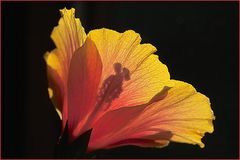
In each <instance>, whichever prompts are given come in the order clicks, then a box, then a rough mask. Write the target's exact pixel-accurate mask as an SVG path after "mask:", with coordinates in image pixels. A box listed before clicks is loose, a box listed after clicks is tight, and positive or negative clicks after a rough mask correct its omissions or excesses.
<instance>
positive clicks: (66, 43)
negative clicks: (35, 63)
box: [44, 8, 86, 128]
mask: <svg viewBox="0 0 240 160" xmlns="http://www.w3.org/2000/svg"><path fill="white" fill-rule="evenodd" d="M60 13H61V18H60V20H59V22H58V26H56V27H54V29H53V31H52V34H51V38H52V39H53V41H54V43H55V45H56V49H54V50H53V51H51V52H50V53H49V52H48V53H46V54H45V55H44V58H45V61H46V63H47V72H48V82H49V88H50V89H51V90H52V95H51V97H52V101H53V103H54V105H55V108H56V110H57V112H58V114H59V115H60V117H62V118H63V128H64V126H65V122H66V119H67V112H68V111H67V96H66V92H67V81H68V72H69V66H70V62H71V59H72V56H73V54H74V52H75V51H76V50H77V49H78V48H80V47H81V46H82V45H83V43H84V42H85V39H86V34H85V32H84V28H83V27H82V25H81V22H80V20H79V19H78V18H75V9H73V8H72V9H69V10H68V9H66V8H64V9H61V10H60ZM63 110H64V111H63ZM62 112H64V114H63V115H61V113H62Z"/></svg>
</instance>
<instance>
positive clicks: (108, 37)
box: [88, 29, 172, 109]
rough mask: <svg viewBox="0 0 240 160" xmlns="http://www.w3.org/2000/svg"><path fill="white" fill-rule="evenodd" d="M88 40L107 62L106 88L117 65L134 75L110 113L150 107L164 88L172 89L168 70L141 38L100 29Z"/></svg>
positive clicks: (124, 83) (131, 32) (93, 32)
mask: <svg viewBox="0 0 240 160" xmlns="http://www.w3.org/2000/svg"><path fill="white" fill-rule="evenodd" d="M88 36H89V37H90V38H91V39H92V40H93V41H94V42H95V44H96V46H97V48H98V51H99V54H100V56H101V59H102V62H103V75H102V84H103V83H104V81H105V80H106V79H108V78H109V77H110V76H111V75H114V74H115V72H116V71H114V66H113V65H114V64H120V65H121V66H122V68H126V69H127V70H128V71H129V73H130V76H129V79H128V80H126V81H124V82H123V85H122V86H121V87H122V92H121V94H120V95H119V96H118V98H116V99H113V101H112V102H111V108H110V109H117V108H120V107H122V106H133V105H139V104H144V103H147V102H148V101H149V100H150V99H151V98H152V97H153V96H154V95H156V94H157V93H158V92H160V91H161V90H162V89H163V88H164V86H171V85H172V84H170V83H169V82H170V75H169V72H168V69H167V67H166V66H165V65H164V64H162V63H161V62H160V61H159V60H158V57H157V56H156V55H153V53H154V52H155V51H156V48H155V47H154V46H152V45H151V44H140V42H141V37H140V35H139V34H137V33H135V32H134V31H132V30H128V31H126V32H124V33H118V32H116V31H113V30H109V29H99V30H93V31H91V32H90V33H89V35H88ZM116 83H117V82H116ZM118 83H119V84H120V83H121V82H118ZM129 95H131V96H129Z"/></svg>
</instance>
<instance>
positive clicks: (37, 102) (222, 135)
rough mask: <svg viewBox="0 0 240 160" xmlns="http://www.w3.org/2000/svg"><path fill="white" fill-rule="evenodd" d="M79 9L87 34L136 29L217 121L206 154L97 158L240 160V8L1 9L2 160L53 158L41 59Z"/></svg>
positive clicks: (53, 127) (140, 152)
mask: <svg viewBox="0 0 240 160" xmlns="http://www.w3.org/2000/svg"><path fill="white" fill-rule="evenodd" d="M64 6H67V7H71V6H74V7H76V14H77V17H80V18H81V21H82V24H83V26H84V27H85V30H86V32H89V31H90V30H92V29H95V28H102V27H106V28H110V29H114V30H117V31H119V32H123V31H125V30H127V29H133V30H135V31H136V32H138V33H140V34H141V36H142V39H143V42H149V43H151V44H153V45H154V46H156V47H157V48H158V52H157V54H159V56H160V59H161V61H162V62H163V63H165V64H167V66H168V68H169V71H170V73H171V77H172V78H173V79H178V80H183V81H186V82H188V83H191V84H192V85H193V86H195V87H196V89H197V90H198V91H199V92H202V93H204V94H205V95H207V96H208V97H209V98H210V100H211V103H212V109H213V110H214V113H215V115H216V120H215V121H214V127H215V131H214V133H213V134H206V136H205V137H204V139H203V141H204V143H205V145H206V147H205V148H204V149H200V148H199V147H198V146H193V145H187V144H178V143H171V144H170V145H169V146H168V147H166V148H163V149H153V148H147V149H146V148H140V147H134V146H126V147H121V148H116V149H111V150H102V151H99V152H97V153H96V154H97V157H98V158H237V157H238V142H239V139H238V131H239V129H238V126H239V125H238V122H239V120H238V113H239V111H238V97H239V96H238V89H239V87H238V82H239V79H238V60H239V57H238V44H239V42H238V35H239V33H238V27H239V26H238V25H239V22H238V20H239V17H238V14H239V13H238V12H239V11H238V9H239V7H238V2H181V3H180V2H179V3H176V2H168V3H167V2H151V3H150V2H149V3H146V2H111V3H110V2H101V3H96V2H89V3H84V2H81V3H67V4H66V3H64V2H58V3H56V2H48V3H46V2H34V3H33V2H31V3H29V2H21V3H20V2H2V11H1V12H2V37H1V38H2V41H1V42H2V62H1V65H2V116H1V118H2V119H1V121H2V142H1V143H2V156H3V157H5V158H7V157H8V158H21V157H25V158H27V157H28V158H52V157H53V151H54V145H55V143H56V141H57V136H58V134H59V129H60V121H59V119H58V116H57V114H56V112H55V110H54V107H53V106H52V104H51V102H50V100H49V98H48V93H47V78H46V65H45V62H44V60H43V54H44V53H45V52H46V51H50V50H52V49H53V48H54V44H53V42H52V41H51V39H50V34H51V31H52V29H53V27H54V26H56V25H57V22H58V20H59V18H60V14H59V11H58V9H60V8H63V7H64Z"/></svg>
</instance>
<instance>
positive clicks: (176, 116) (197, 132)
mask: <svg viewBox="0 0 240 160" xmlns="http://www.w3.org/2000/svg"><path fill="white" fill-rule="evenodd" d="M174 83H175V86H174V87H173V88H171V89H170V90H169V91H168V95H167V96H166V97H165V98H164V99H163V100H161V101H159V102H156V103H154V104H152V105H150V106H149V107H148V108H147V109H146V110H145V112H144V114H143V115H142V116H141V119H139V121H138V120H136V123H139V122H140V121H141V123H142V125H145V126H151V129H161V130H165V131H170V132H171V133H172V134H173V136H172V137H171V139H170V140H171V141H175V142H182V143H190V144H198V145H199V146H200V147H204V144H203V143H202V142H201V138H202V137H203V136H204V134H205V133H206V132H209V133H212V132H213V124H212V121H213V120H214V119H215V117H214V115H213V112H212V110H211V107H210V102H209V99H208V98H207V97H206V96H204V95H203V94H201V93H199V92H197V91H196V90H195V89H194V87H193V86H192V85H190V84H187V83H184V82H181V81H174ZM146 119H147V120H146Z"/></svg>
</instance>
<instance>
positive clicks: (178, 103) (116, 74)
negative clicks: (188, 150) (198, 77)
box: [44, 8, 214, 151]
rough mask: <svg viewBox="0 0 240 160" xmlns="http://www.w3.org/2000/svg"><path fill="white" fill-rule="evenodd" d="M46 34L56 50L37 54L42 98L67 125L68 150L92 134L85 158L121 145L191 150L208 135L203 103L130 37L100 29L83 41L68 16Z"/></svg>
mask: <svg viewBox="0 0 240 160" xmlns="http://www.w3.org/2000/svg"><path fill="white" fill-rule="evenodd" d="M60 12H61V15H62V17H61V18H60V20H59V24H58V26H56V27H55V28H54V29H53V31H52V34H51V38H52V40H53V41H54V43H55V45H56V49H54V50H52V51H51V52H48V53H46V54H45V56H44V58H45V60H46V63H47V74H48V82H49V88H48V91H49V96H50V98H51V100H52V102H53V104H54V106H55V108H56V111H57V112H58V114H59V117H60V118H61V120H62V131H63V130H64V129H65V128H66V123H67V124H68V128H67V132H68V134H69V143H71V142H73V141H74V140H76V139H77V138H78V137H79V136H80V135H82V134H83V133H84V132H86V131H88V130H90V129H92V132H91V136H90V139H89V144H88V151H94V150H97V149H101V148H113V147H118V146H123V145H137V146H141V147H164V146H166V145H168V143H169V142H170V141H174V142H181V143H189V144H198V145H199V146H200V147H204V144H203V143H202V141H201V139H202V137H203V136H204V134H205V133H206V132H209V133H212V132H213V124H212V121H213V120H214V115H213V112H212V110H211V107H210V102H209V99H208V98H207V97H206V96H205V95H203V94H201V93H199V92H197V91H196V90H195V88H194V87H193V86H192V85H190V84H188V83H185V82H182V81H178V80H172V79H170V74H169V72H168V69H167V66H166V65H165V64H163V63H161V62H160V61H159V58H158V56H157V55H155V54H154V53H155V52H156V48H155V47H154V46H153V45H151V44H141V43H140V42H141V37H140V35H139V34H138V33H136V32H134V31H133V30H127V31H125V32H124V33H119V32H117V31H114V30H110V29H106V28H102V29H96V30H92V31H90V32H89V33H88V34H87V35H86V33H85V31H84V28H83V27H82V25H81V22H80V20H79V19H78V18H75V9H73V8H72V9H70V10H68V9H66V8H64V9H62V10H60Z"/></svg>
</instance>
